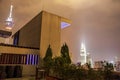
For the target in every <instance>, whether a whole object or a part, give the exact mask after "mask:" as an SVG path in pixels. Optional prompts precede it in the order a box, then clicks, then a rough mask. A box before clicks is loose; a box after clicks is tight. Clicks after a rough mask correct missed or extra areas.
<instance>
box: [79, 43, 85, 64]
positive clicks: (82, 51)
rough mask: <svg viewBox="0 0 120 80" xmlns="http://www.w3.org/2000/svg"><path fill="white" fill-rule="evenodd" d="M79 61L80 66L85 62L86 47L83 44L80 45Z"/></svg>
mask: <svg viewBox="0 0 120 80" xmlns="http://www.w3.org/2000/svg"><path fill="white" fill-rule="evenodd" d="M80 60H81V65H83V64H85V63H86V62H87V52H86V47H85V44H84V43H81V49H80Z"/></svg>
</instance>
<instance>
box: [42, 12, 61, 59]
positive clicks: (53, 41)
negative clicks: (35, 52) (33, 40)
mask: <svg viewBox="0 0 120 80" xmlns="http://www.w3.org/2000/svg"><path fill="white" fill-rule="evenodd" d="M60 23H61V18H60V17H59V16H57V15H54V14H51V13H48V12H45V11H42V24H41V38H40V56H41V57H42V58H43V57H44V56H45V53H46V50H47V48H48V46H49V44H50V45H51V48H52V52H53V56H58V55H59V52H60V40H61V39H60V36H61V35H60V31H61V27H60V26H61V24H60Z"/></svg>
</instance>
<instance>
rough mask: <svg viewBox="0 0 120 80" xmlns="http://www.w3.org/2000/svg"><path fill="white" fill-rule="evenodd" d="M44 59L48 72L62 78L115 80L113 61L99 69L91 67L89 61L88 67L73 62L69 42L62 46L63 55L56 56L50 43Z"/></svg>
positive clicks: (62, 79)
mask: <svg viewBox="0 0 120 80" xmlns="http://www.w3.org/2000/svg"><path fill="white" fill-rule="evenodd" d="M43 60H44V66H45V67H46V68H47V69H46V71H47V72H48V74H51V75H52V76H54V77H58V78H60V79H61V80H113V79H112V77H111V76H112V70H113V65H112V64H111V63H105V64H104V65H103V67H104V68H103V69H98V70H94V69H93V68H91V64H89V63H86V67H87V68H83V66H81V65H80V64H78V65H76V64H71V59H70V56H69V48H68V46H67V44H64V45H63V46H62V47H61V56H59V57H54V58H52V49H51V47H50V45H49V46H48V49H47V51H46V55H45V57H44V58H43Z"/></svg>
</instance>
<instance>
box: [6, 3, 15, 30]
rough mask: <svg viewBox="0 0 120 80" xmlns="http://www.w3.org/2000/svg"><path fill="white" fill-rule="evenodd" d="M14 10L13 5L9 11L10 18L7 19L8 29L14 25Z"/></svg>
mask: <svg viewBox="0 0 120 80" xmlns="http://www.w3.org/2000/svg"><path fill="white" fill-rule="evenodd" d="M12 11H13V5H11V6H10V13H9V16H8V18H7V19H6V20H5V27H6V29H8V30H11V29H12V27H13V25H14V21H13V18H12Z"/></svg>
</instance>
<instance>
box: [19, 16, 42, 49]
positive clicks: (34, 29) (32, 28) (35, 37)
mask: <svg viewBox="0 0 120 80" xmlns="http://www.w3.org/2000/svg"><path fill="white" fill-rule="evenodd" d="M40 29H41V14H38V15H37V16H36V17H35V18H34V19H32V20H31V21H30V22H29V23H28V24H26V25H25V26H24V27H23V28H22V29H21V30H20V32H19V43H18V45H19V46H26V47H35V48H39V47H40Z"/></svg>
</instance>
